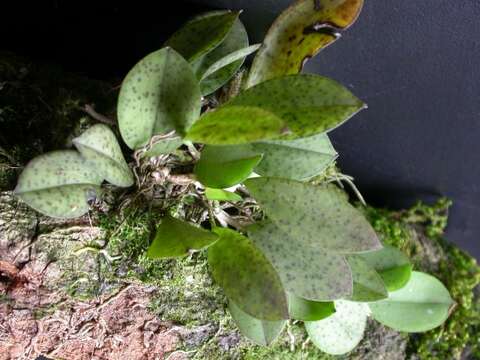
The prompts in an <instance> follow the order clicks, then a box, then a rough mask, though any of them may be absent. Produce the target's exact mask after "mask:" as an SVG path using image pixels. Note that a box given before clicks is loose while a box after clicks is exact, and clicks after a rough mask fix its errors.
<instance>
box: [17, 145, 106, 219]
mask: <svg viewBox="0 0 480 360" xmlns="http://www.w3.org/2000/svg"><path fill="white" fill-rule="evenodd" d="M102 180H103V178H102V176H101V175H99V174H98V173H97V172H96V170H95V169H94V168H93V167H92V166H91V164H89V163H87V161H86V160H85V159H84V158H83V157H82V156H81V155H80V154H79V153H78V152H76V151H72V150H66V151H53V152H50V153H47V154H44V155H40V156H38V157H36V158H35V159H33V160H32V161H30V162H29V163H28V164H27V166H26V167H25V169H24V170H23V172H22V173H21V174H20V177H19V179H18V184H17V187H16V188H15V194H16V195H17V196H18V197H20V198H21V199H22V200H23V201H25V202H26V203H27V204H28V205H29V206H31V207H32V208H34V209H35V210H37V211H39V212H41V213H43V214H45V215H48V216H50V217H55V218H75V217H79V216H81V215H83V214H85V213H86V212H87V211H88V209H89V205H88V200H93V199H95V197H96V194H97V192H98V191H99V189H100V184H101V183H102Z"/></svg>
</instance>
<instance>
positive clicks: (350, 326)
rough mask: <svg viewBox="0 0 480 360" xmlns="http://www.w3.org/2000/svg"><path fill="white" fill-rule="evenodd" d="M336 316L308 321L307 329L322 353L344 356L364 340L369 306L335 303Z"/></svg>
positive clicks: (349, 302) (344, 302)
mask: <svg viewBox="0 0 480 360" xmlns="http://www.w3.org/2000/svg"><path fill="white" fill-rule="evenodd" d="M335 308H336V312H335V314H333V315H331V316H329V317H328V318H326V319H323V320H320V321H313V322H310V321H307V322H305V328H306V329H307V333H308V336H309V337H310V339H311V340H312V342H313V343H314V344H315V345H316V346H317V347H318V348H319V349H320V350H322V351H324V352H326V353H328V354H332V355H342V354H346V353H348V352H350V351H351V350H353V349H354V348H355V347H356V346H357V345H358V343H359V342H360V341H361V340H362V338H363V333H364V332H365V327H366V325H367V315H368V306H367V305H366V304H362V303H355V302H351V301H345V300H339V301H335Z"/></svg>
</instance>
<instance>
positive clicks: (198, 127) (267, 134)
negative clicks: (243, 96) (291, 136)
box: [185, 106, 287, 145]
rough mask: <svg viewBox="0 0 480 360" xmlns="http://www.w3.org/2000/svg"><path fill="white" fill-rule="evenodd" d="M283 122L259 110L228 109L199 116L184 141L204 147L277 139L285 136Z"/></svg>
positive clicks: (239, 107) (244, 108)
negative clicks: (200, 144)
mask: <svg viewBox="0 0 480 360" xmlns="http://www.w3.org/2000/svg"><path fill="white" fill-rule="evenodd" d="M286 128H287V125H286V123H285V122H284V121H283V120H282V119H279V118H278V117H277V116H275V115H274V114H271V113H270V112H268V111H265V110H262V109H260V108H249V107H245V106H229V107H228V108H218V109H217V110H215V111H209V112H206V113H205V114H203V115H202V117H201V118H200V120H199V121H197V122H196V123H195V124H193V126H192V127H191V128H190V130H189V131H188V133H187V135H186V137H185V138H186V139H187V140H190V141H193V142H199V143H204V144H212V145H231V144H244V143H249V142H252V141H258V140H263V139H274V138H278V137H279V136H281V135H282V134H284V133H285V130H286Z"/></svg>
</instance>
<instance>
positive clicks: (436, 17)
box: [0, 0, 480, 258]
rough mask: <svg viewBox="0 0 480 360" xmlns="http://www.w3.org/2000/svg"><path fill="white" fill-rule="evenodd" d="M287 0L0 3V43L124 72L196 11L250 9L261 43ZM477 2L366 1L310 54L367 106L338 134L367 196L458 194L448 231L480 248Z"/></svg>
mask: <svg viewBox="0 0 480 360" xmlns="http://www.w3.org/2000/svg"><path fill="white" fill-rule="evenodd" d="M289 3H291V1H289V0H243V1H242V0H197V1H193V0H192V1H189V2H187V1H180V0H177V1H175V2H171V1H168V2H167V1H157V2H154V1H135V2H127V3H125V4H119V3H118V2H116V1H82V2H80V1H64V2H61V1H42V2H31V3H30V2H16V3H15V6H14V7H9V8H8V9H7V8H6V6H5V5H3V6H2V5H0V10H1V15H2V16H1V22H0V31H1V32H0V36H1V38H0V49H4V50H12V51H15V52H16V53H19V54H23V55H27V56H29V57H30V58H33V59H34V60H36V61H46V62H49V63H57V64H59V65H61V66H62V67H64V68H65V69H67V70H70V71H74V72H78V73H82V74H85V75H87V76H90V77H97V78H101V79H109V80H112V79H114V78H117V79H121V77H122V76H123V75H124V74H126V72H127V71H128V70H129V68H130V67H131V66H133V65H134V63H135V62H136V61H138V60H139V59H140V58H142V57H143V56H145V55H146V54H147V53H148V52H150V51H154V50H156V49H158V48H160V47H161V45H162V43H163V41H164V40H165V39H166V38H167V37H168V35H169V34H171V33H172V32H173V31H174V30H175V29H176V28H178V27H179V26H180V25H181V23H182V22H183V21H185V20H186V19H187V18H188V17H189V16H191V15H193V14H195V13H198V12H200V11H203V10H207V9H208V8H209V7H213V8H230V9H244V13H243V14H242V20H243V21H244V23H245V24H246V26H247V28H248V30H249V34H250V35H251V38H252V41H261V39H262V37H263V35H264V33H265V31H266V29H267V28H268V26H269V25H270V23H271V22H272V21H273V19H274V18H275V16H276V15H277V14H278V13H279V12H280V11H281V10H282V9H283V8H285V7H286V6H287V5H288V4H289ZM479 19H480V2H479V1H478V0H459V1H447V0H422V1H398V0H382V1H378V0H366V2H365V7H364V10H363V12H362V14H361V16H360V18H359V20H358V21H357V23H356V24H355V25H354V26H353V27H352V28H351V29H350V30H349V31H347V32H346V33H344V35H343V37H342V39H340V40H339V41H337V42H336V43H335V44H333V45H332V46H330V47H329V48H327V49H325V50H324V51H323V52H322V53H321V54H320V55H319V56H317V57H316V58H315V59H314V60H311V61H310V62H309V63H308V65H307V67H306V71H307V72H316V73H319V74H322V75H326V76H329V77H332V78H334V79H336V80H338V81H340V82H341V83H343V84H344V85H346V86H348V87H349V88H350V89H351V90H352V91H353V92H354V93H355V94H356V95H357V96H358V97H360V98H361V99H363V100H364V101H366V102H367V103H368V105H369V109H368V110H367V111H364V112H362V113H361V114H360V115H358V116H356V117H355V118H353V119H352V120H351V121H350V122H348V123H347V124H345V125H344V126H342V127H340V128H339V129H337V130H335V131H334V132H333V133H332V135H333V136H332V137H333V141H334V144H335V147H336V148H337V150H338V151H339V152H340V154H341V157H340V165H341V167H342V170H343V171H344V172H345V173H348V174H351V175H353V176H354V177H355V178H356V180H357V184H358V185H359V187H360V189H361V191H362V192H363V193H364V195H365V197H366V199H367V201H368V202H370V203H372V204H375V205H379V206H388V207H391V208H399V207H405V206H409V205H411V204H412V203H414V202H415V201H416V200H417V199H424V200H426V201H433V200H434V199H435V198H437V197H439V196H448V197H450V198H452V199H453V201H454V206H453V209H452V212H451V218H450V224H449V227H448V233H447V236H448V239H450V240H451V241H453V242H455V243H457V244H459V245H460V246H462V247H463V248H464V249H467V250H468V251H470V252H471V253H472V254H474V255H475V256H476V257H477V258H480V240H479V236H480V185H479V182H480V165H479V160H480V143H479V140H480V66H479V59H480V21H479Z"/></svg>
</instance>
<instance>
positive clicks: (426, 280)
mask: <svg viewBox="0 0 480 360" xmlns="http://www.w3.org/2000/svg"><path fill="white" fill-rule="evenodd" d="M454 304H455V303H454V301H453V300H452V298H451V296H450V294H449V292H448V290H447V289H446V288H445V286H443V284H442V283H441V282H440V281H439V280H437V279H436V278H434V277H433V276H431V275H428V274H425V273H421V272H417V271H414V272H412V276H411V278H410V281H409V282H408V283H407V285H405V286H404V287H403V288H401V289H400V290H397V291H393V292H391V293H390V294H389V297H388V299H386V300H382V301H378V302H374V303H371V304H369V307H370V310H371V311H372V316H373V318H374V319H375V320H377V321H378V322H380V323H382V324H384V325H386V326H388V327H391V328H392V329H395V330H398V331H406V332H424V331H428V330H431V329H433V328H436V327H437V326H440V325H441V324H443V322H444V321H445V320H447V318H448V315H449V314H450V310H451V309H452V307H453V306H454Z"/></svg>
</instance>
